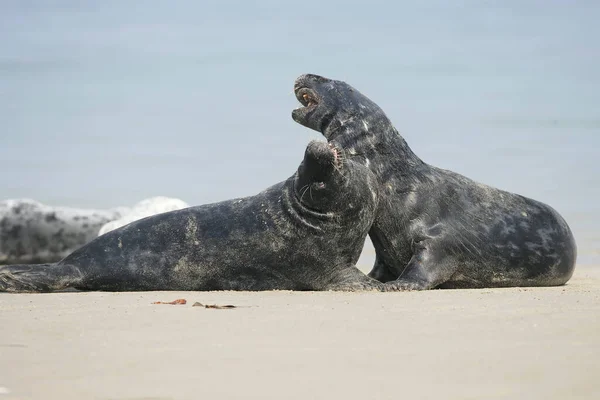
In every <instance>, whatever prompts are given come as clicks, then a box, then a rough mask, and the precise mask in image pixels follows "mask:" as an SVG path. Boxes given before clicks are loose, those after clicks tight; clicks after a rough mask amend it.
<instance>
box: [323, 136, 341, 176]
mask: <svg viewBox="0 0 600 400" xmlns="http://www.w3.org/2000/svg"><path fill="white" fill-rule="evenodd" d="M327 145H328V146H329V148H330V149H331V152H332V153H333V166H334V168H335V169H336V170H338V171H340V170H341V169H342V166H343V161H344V158H343V155H342V152H341V151H340V150H339V149H338V148H337V147H336V146H335V145H334V144H333V143H330V142H329V143H327Z"/></svg>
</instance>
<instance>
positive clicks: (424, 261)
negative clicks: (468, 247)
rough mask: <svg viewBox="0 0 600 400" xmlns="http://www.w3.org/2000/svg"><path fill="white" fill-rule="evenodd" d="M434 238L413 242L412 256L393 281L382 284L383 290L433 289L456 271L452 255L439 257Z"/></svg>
mask: <svg viewBox="0 0 600 400" xmlns="http://www.w3.org/2000/svg"><path fill="white" fill-rule="evenodd" d="M437 242H438V241H436V240H435V239H424V240H421V241H418V242H414V243H413V256H412V258H411V259H410V261H409V262H408V264H407V265H406V268H405V269H404V271H403V272H402V274H400V277H399V278H398V279H396V280H395V281H390V282H386V283H385V284H384V286H385V291H392V292H393V291H401V290H427V289H433V288H435V287H437V286H439V285H441V284H442V283H444V282H446V281H447V280H449V279H450V278H451V277H452V275H453V274H454V272H455V271H456V264H455V262H454V260H453V258H452V257H449V256H446V257H444V258H443V259H440V257H439V256H438V255H439V254H443V252H441V251H439V250H438V251H436V249H435V246H436V243H437Z"/></svg>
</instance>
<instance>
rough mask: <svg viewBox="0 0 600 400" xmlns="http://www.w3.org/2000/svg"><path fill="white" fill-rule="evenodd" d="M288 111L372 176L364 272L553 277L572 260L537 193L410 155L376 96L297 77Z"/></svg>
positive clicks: (426, 281) (556, 281) (401, 284)
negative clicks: (375, 203) (373, 203)
mask: <svg viewBox="0 0 600 400" xmlns="http://www.w3.org/2000/svg"><path fill="white" fill-rule="evenodd" d="M294 91H295V93H296V96H297V97H298V100H299V101H300V102H301V103H302V104H303V105H304V107H301V108H299V109H296V110H294V111H293V113H292V117H293V118H294V120H295V121H296V122H298V123H300V124H302V125H305V126H307V127H309V128H312V129H315V130H317V131H320V132H321V133H323V135H324V136H325V137H326V138H327V140H328V141H329V142H330V143H332V144H334V145H335V146H337V147H341V148H343V149H344V150H345V151H346V154H348V156H349V157H352V159H354V160H357V161H358V160H361V162H362V163H363V164H364V165H366V166H368V167H369V168H370V169H371V171H373V173H374V174H375V175H376V176H377V179H378V181H379V187H380V196H381V198H380V201H379V207H378V210H377V217H376V219H375V222H374V224H373V226H372V228H371V230H370V231H369V236H370V237H371V240H372V241H373V245H374V247H375V251H376V261H375V265H374V267H373V270H372V271H371V272H370V274H369V276H371V277H374V278H376V279H378V280H380V281H382V282H388V283H387V284H386V287H387V289H389V290H395V289H398V290H420V289H431V288H437V287H440V288H477V287H505V286H554V285H562V284H564V283H565V282H567V281H568V280H569V279H570V277H571V275H572V274H573V270H574V268H575V260H576V256H577V249H576V245H575V240H574V238H573V235H572V233H571V230H570V229H569V227H568V225H567V223H566V222H565V221H564V219H563V218H562V217H561V216H560V215H559V214H558V213H557V212H556V211H555V210H554V209H552V208H551V207H549V206H547V205H545V204H543V203H540V202H538V201H535V200H532V199H529V198H526V197H523V196H520V195H517V194H513V193H508V192H505V191H502V190H498V189H495V188H492V187H489V186H486V185H482V184H480V183H477V182H474V181H472V180H471V179H469V178H466V177H464V176H462V175H459V174H457V173H454V172H451V171H447V170H443V169H440V168H436V167H433V166H431V165H428V164H426V163H425V162H423V161H422V160H421V159H419V157H417V156H416V155H415V154H414V153H413V152H412V151H411V149H410V148H409V147H408V145H407V144H406V142H405V140H404V138H402V136H401V135H400V134H399V133H398V132H397V131H396V129H395V128H394V127H393V125H392V123H391V122H390V121H389V119H388V118H387V117H386V115H385V114H384V112H383V111H382V110H381V108H379V107H378V106H377V105H376V104H375V103H373V102H372V101H371V100H369V99H368V98H367V97H365V96H364V95H362V94H361V93H360V92H358V91H357V90H356V89H354V88H352V87H351V86H350V85H348V84H346V83H344V82H341V81H335V80H331V79H327V78H323V77H320V76H316V75H303V76H301V77H299V78H298V79H297V80H296V83H295V87H294Z"/></svg>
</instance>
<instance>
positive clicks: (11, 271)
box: [0, 264, 80, 293]
mask: <svg viewBox="0 0 600 400" xmlns="http://www.w3.org/2000/svg"><path fill="white" fill-rule="evenodd" d="M79 278H80V273H79V271H75V268H74V267H70V266H66V265H60V264H22V265H21V264H20V265H5V266H2V267H0V292H14V293H20V292H52V291H55V290H62V289H66V288H68V287H70V286H71V285H72V284H73V283H74V282H76V281H77V280H78V279H79Z"/></svg>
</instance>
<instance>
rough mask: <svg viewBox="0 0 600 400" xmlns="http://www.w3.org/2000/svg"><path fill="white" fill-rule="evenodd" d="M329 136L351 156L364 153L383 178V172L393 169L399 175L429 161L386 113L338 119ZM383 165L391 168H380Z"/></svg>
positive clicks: (372, 168)
mask: <svg viewBox="0 0 600 400" xmlns="http://www.w3.org/2000/svg"><path fill="white" fill-rule="evenodd" d="M326 136H327V137H328V138H329V140H330V141H332V142H333V143H334V144H335V145H338V146H340V147H341V148H343V149H345V151H346V153H347V154H348V155H349V156H350V157H352V156H360V157H364V158H365V160H368V162H367V164H368V165H369V166H370V168H371V170H374V172H376V173H378V175H379V176H380V178H384V176H382V175H381V173H382V172H383V173H385V172H387V173H389V172H390V171H392V170H393V171H395V172H394V173H395V174H398V173H399V174H401V175H402V174H403V172H407V173H408V172H409V171H414V170H415V169H416V168H417V167H419V166H421V165H424V164H425V163H424V162H423V161H422V160H421V159H420V158H419V157H418V156H417V155H416V154H415V153H413V151H412V150H411V148H410V147H409V146H408V144H407V143H406V140H404V138H403V137H402V136H401V135H400V133H398V131H397V130H396V128H394V126H393V125H392V123H391V122H390V121H389V120H388V119H387V117H386V116H385V115H383V113H381V114H379V113H375V114H372V115H367V116H365V117H364V118H363V117H352V118H350V119H348V120H340V121H336V123H335V125H333V126H332V127H331V128H330V130H329V132H327V135H326ZM383 166H385V167H386V169H388V171H385V172H384V171H379V170H378V169H381V168H383ZM384 180H385V179H384Z"/></svg>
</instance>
